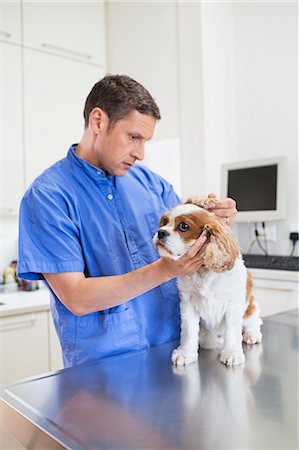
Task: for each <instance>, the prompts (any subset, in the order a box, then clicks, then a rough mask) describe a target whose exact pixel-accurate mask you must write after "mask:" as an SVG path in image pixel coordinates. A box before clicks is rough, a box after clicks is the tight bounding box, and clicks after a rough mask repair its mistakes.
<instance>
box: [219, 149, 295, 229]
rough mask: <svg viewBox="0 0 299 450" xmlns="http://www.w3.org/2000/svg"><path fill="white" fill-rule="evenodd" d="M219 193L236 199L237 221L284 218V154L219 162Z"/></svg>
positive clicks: (261, 220)
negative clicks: (220, 189) (227, 162)
mask: <svg viewBox="0 0 299 450" xmlns="http://www.w3.org/2000/svg"><path fill="white" fill-rule="evenodd" d="M221 195H222V196H223V197H231V198H233V199H234V200H236V202H237V209H238V211H239V214H238V215H237V221H239V222H258V221H260V222H264V221H267V220H279V219H285V217H286V179H285V158H284V157H276V158H268V159H261V160H253V161H239V162H235V163H230V164H223V165H222V192H221Z"/></svg>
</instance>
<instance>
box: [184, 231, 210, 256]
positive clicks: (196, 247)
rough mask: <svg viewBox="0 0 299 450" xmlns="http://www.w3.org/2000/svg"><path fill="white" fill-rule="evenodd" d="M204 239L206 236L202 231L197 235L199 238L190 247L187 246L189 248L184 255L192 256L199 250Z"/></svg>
mask: <svg viewBox="0 0 299 450" xmlns="http://www.w3.org/2000/svg"><path fill="white" fill-rule="evenodd" d="M206 240H207V236H206V235H205V234H204V233H202V234H201V235H200V236H199V238H198V239H197V240H196V242H195V244H193V245H192V247H190V248H189V250H188V251H187V253H186V256H189V257H191V258H193V257H194V256H195V255H196V254H197V253H198V252H199V250H200V249H201V248H202V246H203V245H204V243H205V242H206Z"/></svg>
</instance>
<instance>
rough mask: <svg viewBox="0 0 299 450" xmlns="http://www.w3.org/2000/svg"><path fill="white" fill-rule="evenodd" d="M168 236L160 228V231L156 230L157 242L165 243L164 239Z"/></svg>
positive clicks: (167, 233) (166, 232)
mask: <svg viewBox="0 0 299 450" xmlns="http://www.w3.org/2000/svg"><path fill="white" fill-rule="evenodd" d="M168 236H170V233H169V232H168V231H166V230H163V229H162V228H160V230H158V239H159V241H161V242H163V241H165V239H166V238H167V237H168Z"/></svg>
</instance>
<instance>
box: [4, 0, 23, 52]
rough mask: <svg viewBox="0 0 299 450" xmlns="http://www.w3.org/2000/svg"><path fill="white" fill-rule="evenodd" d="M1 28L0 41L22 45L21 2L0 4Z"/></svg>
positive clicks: (15, 0) (7, 0)
mask: <svg viewBox="0 0 299 450" xmlns="http://www.w3.org/2000/svg"><path fill="white" fill-rule="evenodd" d="M0 16H1V18H2V20H1V28H0V39H2V40H3V41H7V42H13V43H14V44H21V43H22V34H21V2H19V1H17V0H10V1H9V0H5V1H1V3H0Z"/></svg>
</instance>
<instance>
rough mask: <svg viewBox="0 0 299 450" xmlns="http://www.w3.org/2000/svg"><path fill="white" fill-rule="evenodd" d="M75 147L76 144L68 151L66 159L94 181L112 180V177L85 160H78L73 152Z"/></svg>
mask: <svg viewBox="0 0 299 450" xmlns="http://www.w3.org/2000/svg"><path fill="white" fill-rule="evenodd" d="M77 145H78V144H73V145H72V146H71V147H70V149H69V151H68V154H67V158H68V159H69V160H70V161H72V162H73V163H75V164H76V165H78V166H80V167H81V168H82V169H83V170H84V171H85V172H87V174H88V175H90V176H91V177H92V178H94V179H96V180H101V181H108V180H109V181H110V180H112V179H114V176H112V175H109V174H107V173H106V172H105V171H104V170H103V169H100V168H99V167H96V166H93V165H92V164H90V163H89V162H88V161H86V160H85V159H82V158H80V157H79V156H78V155H77V154H76V152H75V150H76V147H77Z"/></svg>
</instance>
